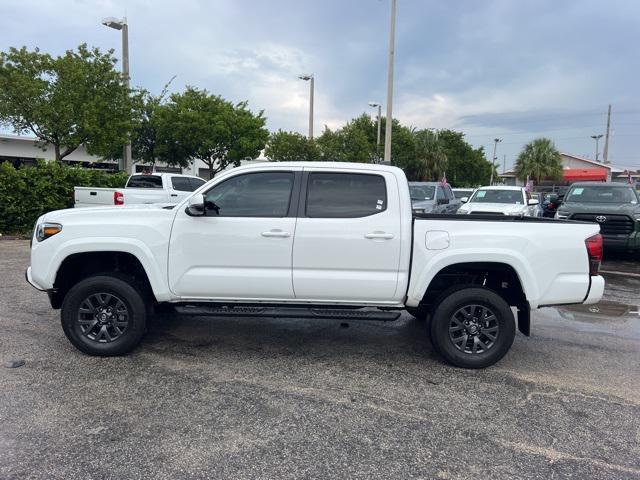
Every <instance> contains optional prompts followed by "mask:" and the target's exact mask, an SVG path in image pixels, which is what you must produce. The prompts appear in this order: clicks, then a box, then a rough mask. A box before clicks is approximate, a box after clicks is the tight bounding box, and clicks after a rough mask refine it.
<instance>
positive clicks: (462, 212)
mask: <svg viewBox="0 0 640 480" xmlns="http://www.w3.org/2000/svg"><path fill="white" fill-rule="evenodd" d="M456 213H459V214H461V215H468V214H469V210H458V211H457V212H456Z"/></svg>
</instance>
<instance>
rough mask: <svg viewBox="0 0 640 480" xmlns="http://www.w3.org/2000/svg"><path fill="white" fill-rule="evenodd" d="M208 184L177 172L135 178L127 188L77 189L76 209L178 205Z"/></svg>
mask: <svg viewBox="0 0 640 480" xmlns="http://www.w3.org/2000/svg"><path fill="white" fill-rule="evenodd" d="M204 184H205V181H204V180H203V179H201V178H200V177H194V176H193V175H181V174H177V173H150V174H139V175H131V176H130V177H129V179H128V180H127V183H126V185H125V186H124V188H99V187H98V188H96V187H74V189H73V190H74V200H75V203H74V206H75V207H76V208H81V207H103V206H105V205H136V204H152V203H163V204H175V203H179V202H181V201H182V200H184V199H185V198H186V197H188V196H189V195H191V192H193V191H194V190H197V189H198V188H200V187H201V186H202V185H204Z"/></svg>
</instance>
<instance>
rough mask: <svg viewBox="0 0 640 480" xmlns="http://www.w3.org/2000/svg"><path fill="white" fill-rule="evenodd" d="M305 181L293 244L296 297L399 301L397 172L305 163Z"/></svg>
mask: <svg viewBox="0 0 640 480" xmlns="http://www.w3.org/2000/svg"><path fill="white" fill-rule="evenodd" d="M302 183H303V190H302V193H301V196H300V208H299V211H298V221H297V225H296V233H295V240H294V246H293V288H294V291H295V296H296V299H298V300H309V301H317V302H328V303H330V302H343V301H344V302H348V301H351V302H363V303H366V302H371V303H384V302H387V303H394V302H396V301H399V298H398V297H401V296H402V295H403V293H404V292H402V293H399V292H396V290H397V283H398V269H399V263H400V248H401V241H402V239H401V229H400V200H399V191H398V185H397V180H396V178H395V177H394V176H393V174H391V173H389V172H384V171H379V172H377V171H371V170H363V171H360V172H354V171H353V170H345V171H341V170H338V169H322V168H313V169H311V168H305V174H304V175H303V182H302Z"/></svg>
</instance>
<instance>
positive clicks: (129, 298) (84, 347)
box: [60, 275, 147, 356]
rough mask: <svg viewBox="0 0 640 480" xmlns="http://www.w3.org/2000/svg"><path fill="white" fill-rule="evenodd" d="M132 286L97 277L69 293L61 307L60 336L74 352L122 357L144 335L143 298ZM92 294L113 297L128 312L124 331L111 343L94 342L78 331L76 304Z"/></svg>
mask: <svg viewBox="0 0 640 480" xmlns="http://www.w3.org/2000/svg"><path fill="white" fill-rule="evenodd" d="M132 283H133V282H129V281H127V280H126V279H123V278H120V277H115V276H109V275H99V276H93V277H89V278H85V279H84V280H82V281H80V282H78V283H77V284H76V285H74V286H73V287H72V288H71V289H70V290H69V292H68V293H67V295H66V296H65V298H64V302H63V304H62V310H61V313H60V319H61V322H62V329H63V331H64V334H65V335H66V337H67V338H68V339H69V341H70V342H71V343H72V344H73V345H74V346H75V347H76V348H77V349H78V350H80V351H82V352H84V353H87V354H89V355H96V356H114V355H123V354H126V353H128V352H130V351H131V350H132V349H133V348H135V347H136V345H138V343H139V342H140V340H141V339H142V337H143V336H144V333H145V329H146V316H147V315H146V306H145V303H144V300H143V297H142V295H141V294H140V292H139V291H138V290H137V289H136V288H135V287H134V286H133V285H132ZM94 293H111V294H114V295H116V296H117V297H119V298H120V299H121V300H122V301H123V302H124V303H125V305H126V307H127V309H128V311H129V325H128V326H127V329H126V331H125V332H124V333H123V334H122V336H120V337H119V338H117V339H116V340H114V341H113V342H109V343H99V342H95V341H93V340H91V339H89V338H87V337H86V336H85V335H83V334H82V332H81V331H80V328H79V325H78V323H77V318H78V310H79V308H80V304H81V303H82V301H83V300H84V299H86V298H87V297H88V296H90V295H92V294H94Z"/></svg>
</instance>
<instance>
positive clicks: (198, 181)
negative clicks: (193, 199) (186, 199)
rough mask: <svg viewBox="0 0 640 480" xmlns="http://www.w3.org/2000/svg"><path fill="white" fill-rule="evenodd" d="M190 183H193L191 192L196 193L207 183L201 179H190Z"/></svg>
mask: <svg viewBox="0 0 640 480" xmlns="http://www.w3.org/2000/svg"><path fill="white" fill-rule="evenodd" d="M189 182H191V191H192V192H195V191H196V190H197V189H199V188H200V187H201V186H202V185H204V184H205V183H207V182H205V181H204V180H201V179H199V178H190V179H189Z"/></svg>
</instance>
